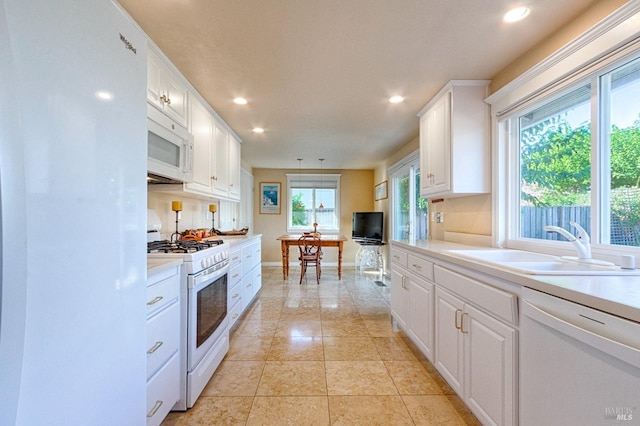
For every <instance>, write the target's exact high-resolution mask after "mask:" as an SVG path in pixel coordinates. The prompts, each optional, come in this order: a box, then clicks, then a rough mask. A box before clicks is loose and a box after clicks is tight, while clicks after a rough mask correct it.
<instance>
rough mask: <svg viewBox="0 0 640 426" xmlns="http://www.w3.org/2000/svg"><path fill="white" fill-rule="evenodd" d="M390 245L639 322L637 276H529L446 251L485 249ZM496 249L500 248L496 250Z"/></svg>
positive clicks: (440, 244)
mask: <svg viewBox="0 0 640 426" xmlns="http://www.w3.org/2000/svg"><path fill="white" fill-rule="evenodd" d="M391 244H392V245H397V246H398V247H401V248H405V249H410V250H417V251H419V252H421V253H423V254H425V255H427V256H430V257H432V258H435V259H439V260H442V261H445V262H448V263H450V264H454V265H457V266H461V267H464V268H470V269H473V270H474V271H476V272H479V273H483V274H487V275H490V276H493V277H496V278H499V279H503V280H505V281H509V282H512V283H514V284H519V285H521V286H523V287H529V288H532V289H534V290H538V291H542V292H545V293H548V294H552V295H554V296H557V297H561V298H563V299H567V300H570V301H573V302H576V303H579V304H581V305H585V306H589V307H592V308H594V309H598V310H600V311H604V312H608V313H611V314H613V315H617V316H620V317H623V318H627V319H630V320H633V321H636V322H640V276H638V275H629V276H603V275H597V276H594V275H590V276H589V275H586V276H585V275H580V276H571V275H561V276H560V275H529V274H520V273H516V272H513V271H511V270H507V269H503V268H500V266H499V264H488V263H484V262H475V261H472V260H469V259H463V258H460V257H457V256H455V255H452V254H450V253H447V250H460V249H478V248H482V249H486V248H488V247H478V246H470V245H464V244H458V243H451V242H447V241H436V240H431V241H426V240H416V241H409V240H404V241H392V242H391ZM495 250H499V249H495Z"/></svg>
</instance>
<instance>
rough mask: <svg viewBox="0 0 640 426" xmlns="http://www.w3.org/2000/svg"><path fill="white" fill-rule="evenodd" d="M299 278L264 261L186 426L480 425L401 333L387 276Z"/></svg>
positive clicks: (174, 417) (172, 419)
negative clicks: (258, 286) (253, 293)
mask: <svg viewBox="0 0 640 426" xmlns="http://www.w3.org/2000/svg"><path fill="white" fill-rule="evenodd" d="M314 272H315V271H313V268H312V270H311V272H310V273H309V272H307V274H308V277H309V279H308V280H306V281H303V282H302V285H299V284H298V280H299V278H300V275H299V274H300V269H299V268H291V270H290V276H289V279H288V280H287V281H283V280H282V270H281V268H278V267H263V274H262V279H263V282H262V286H263V287H262V290H261V291H260V292H259V293H258V296H257V298H256V300H255V301H254V302H253V304H252V305H251V306H250V307H249V308H248V309H247V311H246V313H245V314H244V315H243V317H242V318H240V320H239V321H238V323H237V324H236V325H235V326H234V329H233V330H232V331H231V347H230V349H229V352H228V354H227V356H226V357H225V359H224V361H223V362H222V364H221V365H220V367H219V368H218V370H217V371H216V373H215V374H214V376H213V378H212V379H211V381H210V382H209V384H208V385H207V387H206V388H205V389H204V391H203V393H202V395H201V396H200V398H199V399H198V401H197V403H196V405H195V406H194V407H193V408H192V409H190V410H188V411H187V412H185V413H181V412H173V413H170V414H169V416H168V417H167V418H166V419H165V421H164V423H163V426H174V425H175V426H178V425H296V426H297V425H305V426H307V425H367V426H368V425H394V426H395V425H478V424H479V422H478V421H477V419H476V418H475V417H474V416H473V415H472V414H471V413H470V412H469V411H468V410H467V408H466V407H465V406H464V404H463V403H462V402H461V401H460V399H459V398H458V397H457V396H456V395H455V393H454V392H453V391H452V390H451V389H450V388H449V387H448V386H447V384H446V382H445V381H444V380H443V379H442V378H441V377H440V375H439V374H438V373H437V372H436V370H435V368H434V367H433V366H432V365H431V364H430V363H429V361H427V360H426V359H425V358H424V357H423V356H422V355H421V354H420V352H419V351H418V350H417V349H416V348H415V346H413V344H412V343H411V342H410V341H409V340H408V338H407V337H406V335H405V334H404V333H402V332H401V331H399V330H397V329H396V328H395V327H394V325H393V322H392V320H391V315H390V307H389V306H390V305H389V304H390V297H391V296H390V287H389V282H388V280H386V279H385V280H384V284H386V286H384V287H382V286H379V285H377V284H376V283H375V280H376V279H379V276H375V275H372V276H367V275H366V274H365V275H364V276H360V275H358V274H357V272H355V271H354V270H353V268H349V267H347V268H346V271H344V273H343V277H342V280H340V281H339V280H338V277H337V273H336V271H335V268H332V267H329V266H326V267H324V268H323V271H322V274H323V275H322V280H321V282H320V285H317V284H316V282H315V279H314Z"/></svg>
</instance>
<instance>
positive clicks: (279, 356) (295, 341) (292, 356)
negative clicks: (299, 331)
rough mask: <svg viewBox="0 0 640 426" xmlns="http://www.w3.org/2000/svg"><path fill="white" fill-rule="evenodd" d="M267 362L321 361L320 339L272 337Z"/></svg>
mask: <svg viewBox="0 0 640 426" xmlns="http://www.w3.org/2000/svg"><path fill="white" fill-rule="evenodd" d="M268 360H269V361H323V360H324V348H323V345H322V337H319V336H316V337H307V336H295V337H291V336H288V337H274V338H273V342H272V343H271V350H270V351H269V358H268Z"/></svg>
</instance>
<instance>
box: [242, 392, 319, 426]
mask: <svg viewBox="0 0 640 426" xmlns="http://www.w3.org/2000/svg"><path fill="white" fill-rule="evenodd" d="M254 425H265V426H273V425H283V426H285V425H286V426H289V425H290V426H300V425H304V426H316V425H317V426H326V425H329V402H328V400H327V397H326V396H259V397H256V398H255V400H254V402H253V407H252V408H251V412H250V414H249V419H248V421H247V426H254Z"/></svg>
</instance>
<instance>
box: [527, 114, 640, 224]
mask: <svg viewBox="0 0 640 426" xmlns="http://www.w3.org/2000/svg"><path fill="white" fill-rule="evenodd" d="M521 136H522V137H521V142H522V144H521V152H520V156H521V179H522V182H521V183H522V193H521V194H522V201H523V204H524V205H530V206H535V207H546V206H563V205H564V206H589V205H590V204H591V199H590V197H591V195H590V191H591V134H590V126H589V124H584V125H582V126H579V127H577V128H571V126H570V125H569V123H567V122H566V120H564V119H563V118H561V117H558V116H556V117H554V118H551V119H548V120H545V121H544V122H541V123H539V124H537V125H535V126H532V127H531V128H529V129H526V130H525V131H523V132H522V135H521ZM610 145H611V146H610V156H611V158H610V166H611V191H610V198H611V213H612V216H613V217H614V218H615V219H616V220H619V221H620V222H622V223H627V224H629V225H631V226H634V225H635V226H637V225H638V224H639V223H640V196H639V195H640V118H639V119H638V120H636V121H635V122H634V124H633V125H632V126H630V127H627V128H619V127H616V126H612V129H611V134H610Z"/></svg>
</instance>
